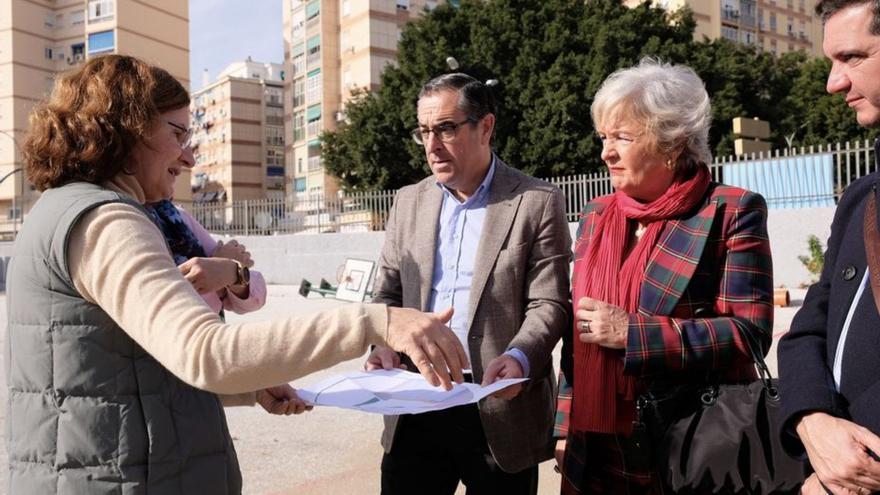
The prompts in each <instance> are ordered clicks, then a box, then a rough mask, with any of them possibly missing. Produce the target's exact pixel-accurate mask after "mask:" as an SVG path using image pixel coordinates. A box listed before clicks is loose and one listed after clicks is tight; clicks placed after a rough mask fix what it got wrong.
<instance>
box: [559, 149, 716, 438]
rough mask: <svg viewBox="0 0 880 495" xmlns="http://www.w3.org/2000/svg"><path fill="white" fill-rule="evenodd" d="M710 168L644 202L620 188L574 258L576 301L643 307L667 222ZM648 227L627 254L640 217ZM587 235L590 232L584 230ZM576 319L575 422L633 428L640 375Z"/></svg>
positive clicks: (694, 196) (603, 429)
mask: <svg viewBox="0 0 880 495" xmlns="http://www.w3.org/2000/svg"><path fill="white" fill-rule="evenodd" d="M710 180H711V176H710V174H709V168H708V167H706V166H705V165H702V166H700V168H699V169H698V170H697V173H696V174H694V176H693V177H691V178H689V179H686V180H683V181H677V182H674V183H673V184H672V186H670V187H669V189H668V190H667V191H666V192H665V193H664V194H663V196H660V197H659V198H657V199H655V200H654V201H652V202H650V203H647V204H643V203H639V202H638V201H636V200H635V199H633V198H631V197H630V196H627V195H626V194H624V193H622V192H619V191H618V192H616V193H614V194H613V195H612V196H611V200H610V202H609V203H608V205H607V206H606V207H605V210H604V212H603V213H602V214H601V216H600V217H599V219H598V220H597V221H596V224H595V225H594V226H593V232H594V234H593V237H592V239H591V240H590V244H589V246H587V252H586V254H585V255H584V256H583V257H582V258H581V259H579V260H577V262H576V263H575V267H574V273H575V276H574V279H573V280H572V295H573V299H572V302H573V303H574V305H575V311H576V310H577V301H578V300H580V298H581V297H584V296H587V297H591V298H593V299H596V300H599V301H605V302H607V303H609V304H613V305H615V306H619V307H621V308H623V309H624V310H626V311H627V312H628V313H636V312H637V311H638V308H639V293H640V291H641V288H642V281H643V280H644V275H645V268H646V267H647V265H648V260H649V259H650V257H651V253H652V252H653V250H654V247H655V246H656V245H657V241H658V240H659V238H660V233H661V232H662V231H663V227H665V226H666V222H667V221H669V220H671V219H675V218H677V217H680V216H681V215H684V214H685V213H687V212H689V211H691V210H692V209H693V208H694V207H695V206H696V205H697V203H698V202H700V201H701V200H702V199H703V196H704V195H705V194H706V190H707V189H708V187H709V181H710ZM629 220H635V221H637V222H640V223H646V224H647V228H646V229H645V232H644V234H642V237H641V239H639V240H638V241H637V242H636V245H635V246H634V247H633V249H632V252H631V253H630V254H629V256H627V258H626V259H623V255H624V250H625V249H626V245H627V241H628V240H629V239H630V237H631V235H632V229H633V228H634V227H635V224H636V222H630V221H629ZM582 235H589V233H588V232H585V233H584V234H582ZM578 326H579V325H578V322H577V321H575V324H574V329H573V331H574V375H575V377H574V390H573V401H574V403H573V405H572V414H571V427H572V428H573V429H575V430H578V431H592V432H598V433H622V434H626V435H628V434H630V433H631V431H632V420H633V418H634V414H635V405H634V403H633V401H634V400H635V397H636V379H635V378H633V377H631V376H625V375H624V374H623V355H622V352H621V350H620V349H609V348H607V347H601V346H599V345H595V344H583V343H581V342H580V340H578V335H579V334H580V329H579V328H578Z"/></svg>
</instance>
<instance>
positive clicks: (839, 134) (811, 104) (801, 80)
mask: <svg viewBox="0 0 880 495" xmlns="http://www.w3.org/2000/svg"><path fill="white" fill-rule="evenodd" d="M797 69H798V73H797V74H796V76H795V78H794V81H793V85H792V88H791V92H790V93H789V94H788V95H787V96H786V98H784V99H783V100H782V101H783V105H781V107H783V108H786V109H787V110H788V112H787V115H786V116H785V117H784V119H783V122H782V125H781V128H782V129H784V132H786V133H788V134H787V136H788V137H789V138H791V140H792V142H793V144H794V145H796V146H805V145H810V144H826V143H827V144H833V143H844V142H846V141H858V140H862V139H873V138H874V137H876V136H877V134H878V132H877V129H866V128H864V127H861V126H859V124H858V122H856V117H855V112H854V111H853V110H852V109H851V108H849V107H848V106H847V105H846V101H845V100H844V97H843V96H842V95H839V94H837V95H830V94H828V92H827V91H825V83H826V81H827V79H828V73H829V71H830V70H831V63H830V62H829V61H828V60H827V59H824V58H814V59H808V60H805V61H804V62H803V63H802V64H800V65H799V66H798V67H797ZM780 144H785V143H784V142H783V143H780Z"/></svg>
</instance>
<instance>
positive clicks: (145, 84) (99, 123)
mask: <svg viewBox="0 0 880 495" xmlns="http://www.w3.org/2000/svg"><path fill="white" fill-rule="evenodd" d="M189 101H190V100H189V93H187V91H186V89H185V88H184V87H183V85H182V84H180V82H178V81H177V79H174V77H173V76H172V75H171V74H169V73H168V72H167V71H165V70H163V69H160V68H158V67H155V66H153V65H149V64H147V63H145V62H143V61H141V60H139V59H137V58H134V57H129V56H124V55H104V56H100V57H95V58H93V59H90V60H89V61H88V62H86V63H85V64H83V66H82V67H79V68H77V69H74V70H71V71H68V72H66V73H64V74H61V75H60V76H59V78H58V80H57V81H56V82H55V86H54V87H53V89H52V94H51V95H50V97H49V100H48V101H47V102H42V103H39V104H38V105H37V106H36V107H35V108H34V109H33V111H32V112H31V115H30V133H29V134H28V136H27V138H26V140H25V143H24V146H23V147H22V148H23V150H22V151H23V155H24V160H25V170H26V173H27V177H28V180H30V181H31V182H32V183H33V184H34V186H36V188H37V189H38V190H40V191H43V190H46V189H48V188H52V187H58V186H62V185H64V184H67V183H69V182H74V181H84V182H91V183H100V182H103V181H105V180H108V179H111V178H112V177H114V176H116V175H117V174H119V173H120V172H121V171H123V170H124V168H125V167H126V165H127V164H128V161H129V158H130V157H131V152H132V150H133V149H134V147H135V145H137V143H138V142H139V141H140V140H141V139H143V138H144V137H145V136H146V135H147V134H149V132H150V131H151V129H152V127H153V126H154V125H155V123H156V122H157V121H158V118H159V114H161V113H164V112H168V111H171V110H178V109H180V108H184V107H187V106H188V105H189Z"/></svg>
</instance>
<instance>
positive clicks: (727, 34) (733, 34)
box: [721, 26, 739, 41]
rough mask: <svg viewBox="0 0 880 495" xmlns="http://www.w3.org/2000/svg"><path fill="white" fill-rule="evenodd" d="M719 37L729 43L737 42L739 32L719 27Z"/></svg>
mask: <svg viewBox="0 0 880 495" xmlns="http://www.w3.org/2000/svg"><path fill="white" fill-rule="evenodd" d="M721 36H722V37H723V38H724V39H726V40H730V41H739V32H737V30H736V29H734V28H730V27H727V26H721Z"/></svg>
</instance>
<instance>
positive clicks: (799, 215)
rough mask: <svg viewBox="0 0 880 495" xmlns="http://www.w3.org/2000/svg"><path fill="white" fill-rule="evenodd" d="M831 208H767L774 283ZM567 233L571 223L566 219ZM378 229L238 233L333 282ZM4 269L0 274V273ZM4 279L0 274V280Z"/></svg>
mask: <svg viewBox="0 0 880 495" xmlns="http://www.w3.org/2000/svg"><path fill="white" fill-rule="evenodd" d="M833 216H834V208H803V209H792V210H787V209H773V210H770V215H769V218H768V222H767V224H768V230H769V232H770V249H771V251H772V253H773V271H774V285H776V286H777V287H778V286H782V285H784V286H786V287H789V288H796V287H800V286H801V285H802V284H807V283H809V282H810V280H811V278H810V274H809V272H807V270H806V268H804V266H803V264H802V263H801V262H800V261H799V260H798V259H797V256H798V255H806V254H808V253H807V236H809V235H810V234H813V235H816V236H818V237H819V239H820V240H821V241H822V244H823V246H824V245H825V242H826V241H827V239H828V236H829V235H830V233H831V220H832V219H833ZM570 227H571V231H572V237H574V231H575V229H576V228H577V224H571V225H570ZM384 238H385V235H384V232H365V233H351V234H308V235H294V234H291V235H279V236H250V237H240V238H238V240H239V241H240V242H243V243H244V244H245V245H246V246H247V247H248V250H250V252H251V253H252V254H253V257H254V261H255V262H256V268H257V269H258V270H259V271H260V272H261V273H262V274H263V275H264V276H265V278H266V281H267V282H268V283H270V284H299V282H300V281H301V280H302V279H304V278H305V279H308V280H310V281H311V282H313V283H317V282H318V281H319V280H320V279H321V278H325V279H327V280H328V281H330V282H331V283H335V282H336V271H337V269H339V267H341V266H342V265H343V264H344V263H345V259H346V258H357V259H365V260H373V261H375V260H377V259H378V258H379V253H380V251H381V250H382V243H383V242H384ZM11 248H12V245H11V243H8V242H6V243H0V257H4V256H9V255H10V254H11V251H12V249H11ZM2 275H5V274H2ZM3 280H5V276H4V277H0V281H3Z"/></svg>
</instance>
